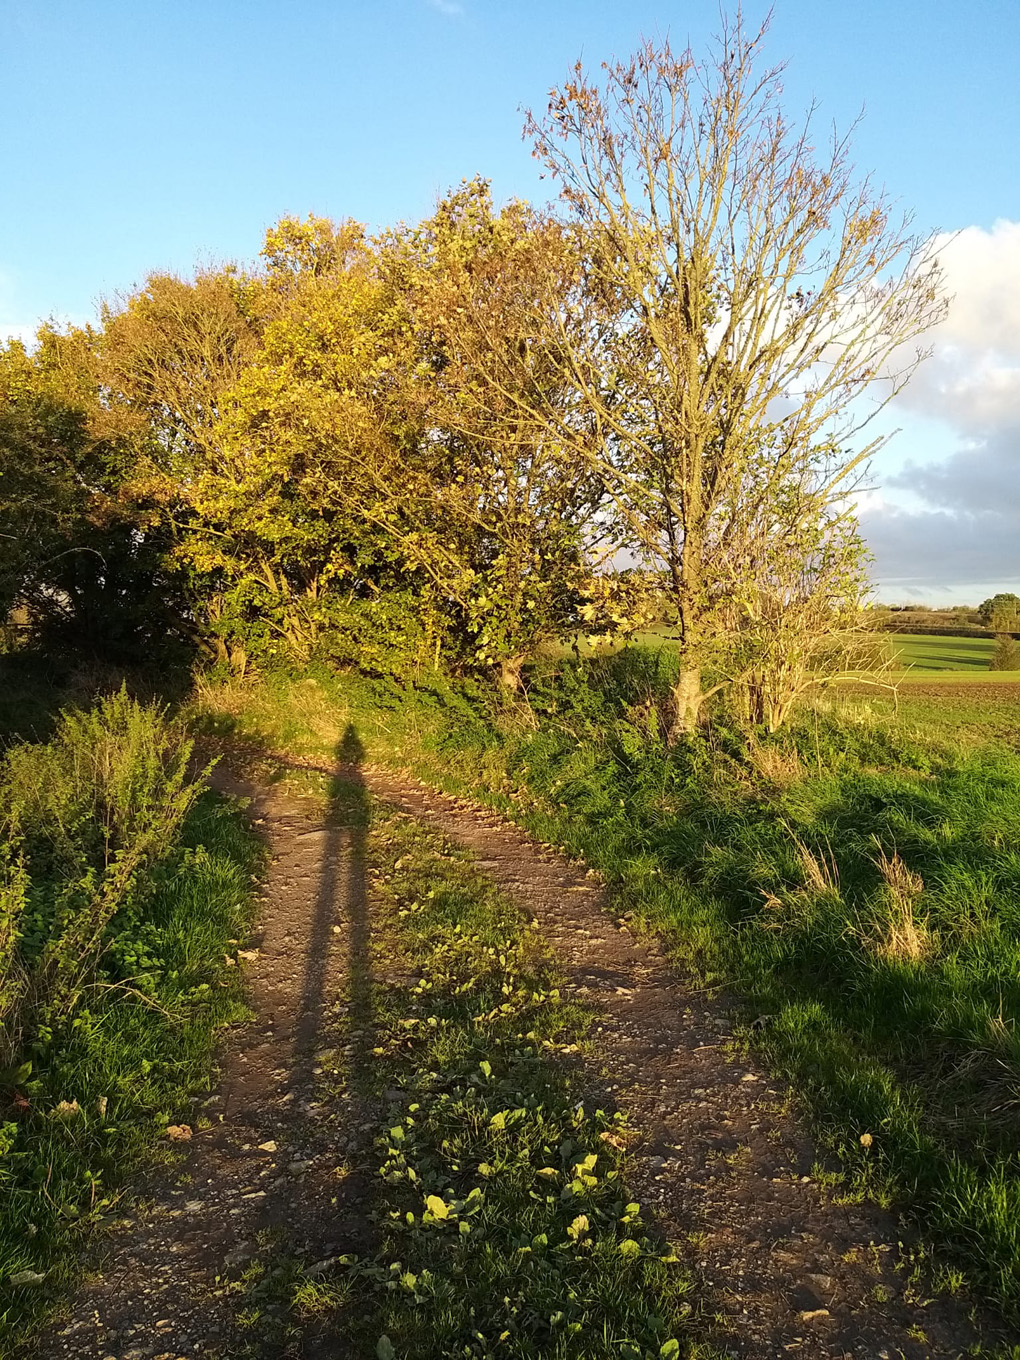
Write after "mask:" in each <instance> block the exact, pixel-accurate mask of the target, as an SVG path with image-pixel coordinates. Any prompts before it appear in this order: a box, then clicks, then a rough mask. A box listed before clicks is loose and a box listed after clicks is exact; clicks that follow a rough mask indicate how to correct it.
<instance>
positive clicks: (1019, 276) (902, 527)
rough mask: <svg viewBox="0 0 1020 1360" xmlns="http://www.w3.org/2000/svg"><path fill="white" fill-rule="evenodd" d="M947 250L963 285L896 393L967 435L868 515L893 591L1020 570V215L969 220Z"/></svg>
mask: <svg viewBox="0 0 1020 1360" xmlns="http://www.w3.org/2000/svg"><path fill="white" fill-rule="evenodd" d="M940 259H941V262H942V266H943V269H944V271H945V276H946V285H947V291H948V292H949V293H950V294H954V295H955V296H954V297H953V300H952V302H951V304H950V307H949V311H948V314H947V316H946V319H945V321H943V322H942V324H941V325H940V326H939V327H938V328H937V330H936V331H934V332H933V333H932V334H931V336H930V337H929V339H930V341H931V343H932V344H933V345H934V352H933V354H932V357H931V358H930V359H928V360H927V361H926V363H925V364H923V365H922V367H921V369H920V370H919V371H918V373H917V374H916V375H915V377H914V379H913V381H912V382H911V383H910V384H909V385H908V386H907V388H906V389H905V390H904V392H903V393H901V394H900V396H899V397H897V399H896V404H897V405H898V406H899V407H900V409H901V411H902V412H903V414H904V415H906V414H907V413H912V414H913V413H917V414H922V415H924V416H926V417H930V418H934V419H937V420H939V421H941V422H942V423H944V424H945V425H947V426H948V427H949V429H950V430H951V431H952V435H953V438H954V441H955V443H956V445H957V447H956V451H955V452H953V453H952V454H951V455H950V456H949V457H948V458H946V459H944V460H943V461H941V462H936V463H920V462H912V463H908V464H907V465H906V466H905V468H904V469H903V470H902V471H901V472H899V473H898V474H897V475H896V476H894V477H891V478H888V479H887V481H886V484H885V490H886V491H887V492H889V493H891V495H890V496H889V498H888V499H886V500H884V501H882V502H880V503H879V504H877V505H874V506H872V507H870V508H868V509H866V510H865V511H864V512H863V513H862V515H861V523H862V527H863V529H864V532H865V534H866V536H867V538H868V540H869V543H870V545H871V548H872V551H873V552H874V554H875V567H874V576H875V579H876V581H878V582H879V583H880V589H881V590H882V591H883V592H884V593H885V594H886V595H889V596H890V597H891V598H896V597H897V592H898V594H899V595H902V596H906V595H914V596H918V595H925V594H926V593H927V594H936V593H945V592H947V591H949V592H951V591H953V590H954V589H956V590H957V591H960V590H963V589H964V588H966V587H968V586H986V585H990V586H996V585H1003V586H1005V585H1011V584H1014V583H1016V582H1018V581H1020V222H1011V221H1004V220H1003V221H998V222H996V223H995V225H994V226H993V227H992V229H991V230H990V231H986V230H984V229H983V228H981V227H968V228H966V229H965V230H964V231H961V232H960V233H958V234H957V235H955V236H953V237H949V238H947V239H946V242H945V244H944V246H943V247H942V249H941V251H940ZM897 492H899V493H901V498H900V503H899V504H897V503H896V493H897Z"/></svg>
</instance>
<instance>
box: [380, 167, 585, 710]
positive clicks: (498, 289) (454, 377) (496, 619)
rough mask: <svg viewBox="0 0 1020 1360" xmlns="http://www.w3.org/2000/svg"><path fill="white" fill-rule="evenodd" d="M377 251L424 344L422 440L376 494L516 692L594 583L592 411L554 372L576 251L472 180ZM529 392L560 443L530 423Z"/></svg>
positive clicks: (538, 217)
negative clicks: (403, 468)
mask: <svg viewBox="0 0 1020 1360" xmlns="http://www.w3.org/2000/svg"><path fill="white" fill-rule="evenodd" d="M388 247H389V248H388V251H387V255H386V261H387V267H388V268H389V269H390V271H391V272H392V274H393V276H394V277H395V278H396V279H397V282H398V287H399V289H400V292H401V294H402V295H403V297H404V298H405V299H406V302H407V307H408V312H409V316H410V319H411V323H412V326H413V329H414V335H415V338H416V341H417V344H418V349H419V359H418V366H417V373H416V382H415V384H414V385H413V388H412V389H411V393H412V397H413V399H414V400H415V401H416V404H417V406H418V409H419V411H420V417H419V419H420V424H421V426H422V429H423V447H422V450H421V453H420V455H419V457H418V458H417V459H416V460H414V462H413V463H412V464H411V465H410V466H409V467H408V468H407V475H406V476H403V477H402V478H401V479H400V481H399V482H398V483H397V484H395V485H393V486H391V487H390V488H389V496H388V497H387V496H386V495H385V494H381V496H380V502H379V504H380V507H381V508H382V509H383V510H384V512H385V521H386V523H387V525H388V527H389V528H390V530H391V531H392V532H393V533H394V534H395V535H396V536H397V538H398V540H399V542H400V543H401V545H402V548H403V550H404V551H405V552H406V553H407V554H408V555H409V556H410V558H411V559H413V560H414V561H415V562H417V563H418V564H419V566H420V568H421V570H423V571H425V572H427V573H429V574H430V575H431V576H432V577H433V579H434V580H435V583H436V586H437V588H438V589H439V590H440V591H441V592H442V593H443V594H444V595H446V596H447V597H448V598H449V600H450V602H451V606H452V607H453V608H454V609H455V610H456V611H457V613H458V616H459V617H460V619H461V621H462V626H463V629H464V632H465V635H466V640H467V643H468V653H469V657H470V659H471V660H472V661H473V662H474V663H475V664H480V665H482V666H483V667H492V668H494V669H495V671H496V673H497V675H498V677H499V679H500V682H501V683H502V684H503V686H504V687H506V688H507V689H509V690H511V691H516V690H518V689H519V688H520V685H521V668H522V666H523V664H524V663H525V661H527V660H528V659H529V658H530V657H532V656H533V655H534V654H535V653H536V651H537V650H538V649H539V648H540V647H541V645H542V644H543V643H544V642H547V641H549V640H550V639H553V638H557V637H562V636H564V635H567V634H570V633H573V632H575V631H576V630H577V628H578V627H579V626H580V625H581V623H582V622H583V619H582V615H581V612H580V611H581V610H582V609H584V608H585V607H586V602H588V601H589V600H590V599H591V598H592V596H593V594H594V591H593V588H592V584H593V568H594V564H595V562H596V560H597V557H598V551H599V538H600V528H599V525H598V523H597V513H598V510H599V507H600V505H601V503H602V500H603V486H602V478H601V475H600V473H599V472H598V471H597V469H596V468H595V465H594V460H593V459H592V460H588V461H581V460H579V459H578V457H577V448H578V447H579V446H587V445H588V444H591V443H592V442H593V441H594V442H596V443H597V442H598V439H599V434H598V428H597V419H596V418H595V417H594V416H593V414H592V413H591V411H589V410H588V408H587V407H586V405H585V404H584V402H583V401H582V399H581V398H580V396H579V394H578V392H577V390H576V388H575V387H574V386H573V385H572V384H571V383H570V382H568V381H565V378H564V369H563V363H562V359H561V355H560V349H561V344H560V340H559V336H558V331H557V326H556V324H555V319H556V318H557V317H558V316H559V315H560V314H561V313H562V311H563V309H564V308H565V307H566V306H568V305H569V303H570V299H571V298H572V297H575V296H576V295H577V292H578V289H579V287H580V283H581V279H582V273H583V262H582V260H581V258H580V256H579V254H578V250H577V242H576V240H575V239H574V238H573V237H572V235H571V234H570V232H569V231H568V230H566V229H565V228H564V226H563V225H562V224H561V223H559V222H558V221H556V220H555V219H554V218H553V217H551V216H550V215H548V214H543V213H539V212H537V211H535V210H534V209H532V208H531V207H530V206H529V205H527V204H525V203H521V202H511V203H508V204H507V205H506V206H505V207H503V208H502V209H500V210H497V209H496V208H495V207H494V205H493V203H492V198H491V193H490V190H489V186H488V184H487V183H486V182H485V181H482V180H474V181H471V182H470V183H465V184H464V185H462V186H461V188H460V189H459V190H457V191H455V192H453V193H451V194H450V195H449V196H448V197H447V198H445V199H444V200H443V201H442V202H441V203H440V204H439V206H438V209H437V211H436V213H435V214H434V215H433V216H432V217H430V218H429V219H427V220H426V221H424V222H422V223H421V224H420V225H419V226H417V227H416V228H415V229H413V230H412V231H409V232H404V233H400V234H397V235H396V236H394V237H391V238H390V240H389V242H388ZM535 401H539V402H541V403H542V405H543V407H547V408H548V409H549V410H552V411H555V413H556V417H557V420H558V422H560V423H561V424H563V425H569V426H570V428H571V431H572V440H571V443H570V444H569V445H568V444H566V443H565V442H564V440H563V438H562V437H561V435H560V434H559V433H558V431H557V430H556V429H553V428H550V425H549V423H548V422H547V421H536V420H534V419H533V418H529V416H528V414H527V408H528V405H529V403H532V402H535ZM384 491H385V489H384V488H380V492H381V493H384Z"/></svg>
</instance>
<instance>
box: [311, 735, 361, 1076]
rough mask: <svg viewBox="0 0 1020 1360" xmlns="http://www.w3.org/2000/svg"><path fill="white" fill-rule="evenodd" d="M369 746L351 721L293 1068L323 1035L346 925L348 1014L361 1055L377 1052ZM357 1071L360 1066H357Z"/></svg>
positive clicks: (341, 756) (339, 762)
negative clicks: (373, 1045)
mask: <svg viewBox="0 0 1020 1360" xmlns="http://www.w3.org/2000/svg"><path fill="white" fill-rule="evenodd" d="M364 755H365V748H364V745H363V744H362V741H361V738H360V737H359V736H358V732H357V729H356V728H355V727H354V725H353V723H351V724H348V727H347V730H346V731H345V733H344V735H343V737H342V739H341V740H340V741H339V742H338V744H337V747H336V751H335V756H336V766H335V768H334V771H333V774H332V778H331V780H330V785H329V809H328V812H327V816H326V828H325V837H324V841H323V851H322V859H321V864H320V870H319V883H318V889H317V893H316V902H315V908H314V911H313V914H312V924H311V930H310V931H309V935H308V943H307V949H306V954H305V969H304V979H303V983H302V988H301V1000H300V1005H299V1010H298V1020H297V1023H296V1025H295V1028H294V1063H295V1066H301V1067H307V1065H308V1063H309V1060H310V1058H311V1057H312V1056H313V1053H314V1048H315V1046H316V1044H317V1043H320V1042H321V1041H322V1038H323V1034H322V1031H323V1029H324V1026H325V1023H326V1021H325V1012H326V1011H327V1010H328V998H327V991H328V990H329V988H330V979H331V975H332V973H333V971H334V968H333V957H332V955H333V949H334V947H335V945H336V944H337V943H338V942H339V937H340V935H342V934H343V933H344V931H343V929H342V928H341V927H339V926H338V925H337V920H338V917H340V916H342V917H343V918H344V919H345V921H346V936H347V940H346V944H347V958H346V960H345V965H346V966H345V968H344V970H343V971H344V972H346V975H347V987H348V995H349V1004H348V1016H349V1021H350V1030H351V1039H352V1043H353V1047H354V1050H355V1052H356V1054H357V1057H358V1058H359V1059H360V1058H362V1057H363V1056H364V1050H366V1048H367V1049H370V1048H371V1043H370V1039H371V1023H372V974H371V950H370V939H369V936H370V922H369V904H368V885H367V871H366V846H367V839H368V825H369V820H370V807H369V797H368V791H367V789H366V786H365V779H364V775H363V774H362V773H361V765H362V762H363V760H364ZM350 1065H351V1067H352V1068H354V1067H355V1066H357V1063H356V1062H355V1061H352V1062H351V1064H350Z"/></svg>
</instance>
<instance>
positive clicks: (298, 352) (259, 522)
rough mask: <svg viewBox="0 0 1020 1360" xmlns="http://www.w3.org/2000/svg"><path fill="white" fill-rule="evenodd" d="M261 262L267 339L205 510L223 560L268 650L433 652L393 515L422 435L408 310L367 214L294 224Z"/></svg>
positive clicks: (368, 660)
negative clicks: (367, 227)
mask: <svg viewBox="0 0 1020 1360" xmlns="http://www.w3.org/2000/svg"><path fill="white" fill-rule="evenodd" d="M263 260H264V268H263V271H262V273H261V275H260V287H261V299H262V302H261V305H262V311H263V316H264V318H265V323H264V329H263V334H262V338H261V344H260V346H259V348H258V351H257V353H255V354H254V355H253V356H252V359H251V362H250V363H249V364H248V365H247V366H246V368H245V371H244V373H243V375H242V376H241V377H240V379H239V381H238V382H237V383H236V384H235V386H234V387H233V389H232V391H231V394H230V398H229V400H228V401H227V402H226V403H225V405H224V407H223V411H222V414H221V417H220V418H219V420H218V421H217V423H216V425H215V436H216V438H217V440H219V441H221V442H222V446H223V448H224V450H225V453H226V461H225V463H224V467H225V468H226V467H229V469H230V475H229V476H227V477H220V478H219V480H218V481H217V482H216V483H215V485H214V483H213V480H212V479H210V480H209V482H208V485H209V499H208V506H207V509H210V510H211V509H212V507H213V505H214V504H215V505H216V506H217V507H218V510H217V512H216V513H217V517H218V522H219V523H220V524H221V525H222V526H224V527H223V530H222V533H223V537H222V538H221V540H220V547H219V552H220V553H221V554H222V555H224V556H223V559H222V560H223V566H224V570H229V569H233V570H235V572H236V574H237V576H238V590H239V591H243V592H245V593H246V599H247V600H248V601H249V603H251V604H252V605H253V606H254V607H255V608H256V610H257V612H258V614H259V615H260V617H261V619H262V621H263V624H264V627H265V630H266V638H265V639H264V642H265V645H270V646H272V645H274V642H273V639H275V645H278V646H279V647H280V648H281V649H284V650H287V651H289V652H290V653H291V654H292V655H294V656H296V657H298V658H299V659H307V658H308V657H309V656H311V655H312V654H314V653H316V652H317V651H321V650H322V649H325V651H326V653H328V654H329V655H330V656H332V657H334V659H349V660H358V661H361V662H362V663H364V664H366V665H367V666H371V665H372V661H373V659H375V660H379V659H380V657H381V656H382V653H383V652H385V651H387V650H388V651H389V652H390V654H391V656H392V657H393V658H394V659H396V657H397V655H398V654H402V655H403V656H404V659H405V660H410V659H413V658H414V657H415V656H418V657H419V659H422V658H423V657H424V656H425V655H426V654H428V655H431V656H433V657H434V655H435V647H436V643H437V636H436V635H435V628H434V627H433V628H432V631H431V632H430V625H435V626H436V627H441V619H440V616H439V611H438V610H436V609H434V608H431V607H430V602H429V601H428V600H427V599H425V598H423V597H422V594H421V593H420V594H419V598H418V599H417V601H412V600H410V599H407V596H408V593H409V587H413V586H414V585H415V584H420V581H419V582H412V581H410V580H409V578H408V573H407V563H406V555H405V554H404V552H403V551H402V549H401V545H400V543H399V542H398V541H397V540H396V539H395V537H394V535H393V534H392V533H391V532H390V530H389V526H388V524H387V522H386V514H385V509H380V502H385V504H387V505H388V504H389V501H390V499H391V498H392V497H393V496H395V495H396V496H400V497H402V499H403V502H404V503H410V502H411V501H412V500H413V493H412V491H411V489H410V487H411V484H412V483H413V482H414V480H415V473H414V469H413V465H414V462H415V459H416V458H417V456H418V450H419V443H420V430H419V426H418V424H417V423H416V421H415V416H414V412H413V410H411V409H410V407H409V406H408V403H407V401H406V399H405V396H406V391H407V381H408V373H409V371H410V370H412V369H413V367H414V356H413V351H414V342H413V338H412V335H411V327H410V323H409V321H408V318H407V314H406V309H405V307H404V304H403V302H402V300H401V299H400V298H399V297H398V296H397V294H396V293H395V290H394V288H393V286H392V284H391V283H390V282H389V281H388V280H387V279H386V277H385V275H384V272H383V271H382V270H381V269H380V265H379V252H378V249H377V247H376V245H375V243H373V242H372V241H370V240H369V239H368V238H367V236H366V234H365V231H364V228H363V227H361V226H360V225H359V224H357V223H354V222H350V221H346V222H340V223H332V222H329V221H327V220H326V219H323V218H314V217H311V218H308V219H306V220H304V221H298V220H296V219H290V218H286V219H283V220H282V221H281V222H280V223H278V224H277V226H275V227H274V228H273V229H272V230H271V231H270V232H269V233H268V234H267V238H266V244H265V248H264V251H263ZM227 526H229V527H227ZM241 545H243V551H239V547H240V546H241ZM210 551H215V546H214V545H210ZM228 552H230V553H233V554H234V567H233V568H230V567H229V564H228V563H227V562H226V557H225V554H227V553H228ZM402 599H403V600H404V602H405V605H406V607H402V606H401V600H402ZM419 653H420V656H419Z"/></svg>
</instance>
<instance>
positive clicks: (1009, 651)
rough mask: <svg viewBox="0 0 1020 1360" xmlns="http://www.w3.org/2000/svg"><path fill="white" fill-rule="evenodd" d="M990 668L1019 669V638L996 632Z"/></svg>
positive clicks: (999, 669)
mask: <svg viewBox="0 0 1020 1360" xmlns="http://www.w3.org/2000/svg"><path fill="white" fill-rule="evenodd" d="M990 669H991V670H993V671H1020V639H1018V638H1015V637H1012V636H1011V635H1010V634H1009V633H999V634H997V636H996V638H995V651H994V652H993V653H992V662H991V667H990Z"/></svg>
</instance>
